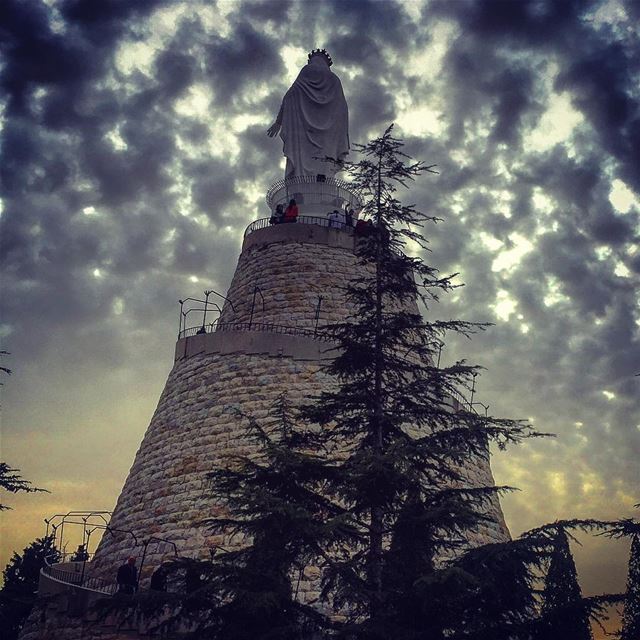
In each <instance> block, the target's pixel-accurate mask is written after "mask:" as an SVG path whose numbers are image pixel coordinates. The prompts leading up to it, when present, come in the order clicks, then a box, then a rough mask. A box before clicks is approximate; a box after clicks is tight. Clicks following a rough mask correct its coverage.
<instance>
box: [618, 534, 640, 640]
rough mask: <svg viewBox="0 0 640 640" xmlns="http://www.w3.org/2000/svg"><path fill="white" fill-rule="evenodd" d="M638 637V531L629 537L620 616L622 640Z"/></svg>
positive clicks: (639, 602) (639, 635)
mask: <svg viewBox="0 0 640 640" xmlns="http://www.w3.org/2000/svg"><path fill="white" fill-rule="evenodd" d="M636 638H640V532H637V533H635V534H634V535H633V537H632V539H631V551H630V553H629V572H628V575H627V593H626V597H625V603H624V614H623V618H622V640H634V639H636Z"/></svg>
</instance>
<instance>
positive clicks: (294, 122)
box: [267, 49, 349, 178]
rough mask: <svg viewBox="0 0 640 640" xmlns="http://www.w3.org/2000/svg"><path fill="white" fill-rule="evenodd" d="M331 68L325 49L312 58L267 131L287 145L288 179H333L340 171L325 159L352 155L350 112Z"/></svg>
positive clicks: (312, 55)
mask: <svg viewBox="0 0 640 640" xmlns="http://www.w3.org/2000/svg"><path fill="white" fill-rule="evenodd" d="M332 64H333V62H332V60H331V57H330V56H329V54H328V53H327V52H326V51H325V50H324V49H322V50H320V49H316V50H314V51H312V52H311V53H310V54H309V62H308V64H307V65H306V66H305V67H303V68H302V70H301V71H300V73H299V74H298V77H297V78H296V80H295V82H294V83H293V84H292V85H291V87H290V88H289V90H288V91H287V93H286V94H285V96H284V98H283V99H282V105H281V107H280V111H279V113H278V117H277V118H276V121H275V122H274V123H273V125H272V126H271V127H270V128H269V130H268V131H267V135H269V137H271V138H273V137H274V136H275V135H277V133H278V132H280V137H281V138H282V141H283V142H284V155H285V156H286V158H287V166H286V169H285V174H284V177H285V178H292V177H294V176H309V175H312V176H315V175H318V174H323V175H328V176H333V175H334V174H335V173H336V171H338V170H339V167H338V166H336V165H335V164H334V163H331V162H326V161H325V158H327V157H329V158H333V159H334V160H338V161H340V160H342V159H344V157H345V156H346V155H347V154H348V153H349V111H348V109H347V101H346V100H345V98H344V93H343V91H342V84H341V82H340V79H339V78H338V76H336V75H335V74H334V73H333V72H332V71H331V69H330V68H329V67H330V66H331V65H332Z"/></svg>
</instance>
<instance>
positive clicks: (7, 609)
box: [0, 536, 60, 640]
mask: <svg viewBox="0 0 640 640" xmlns="http://www.w3.org/2000/svg"><path fill="white" fill-rule="evenodd" d="M59 559H60V554H59V552H58V550H57V549H56V548H55V544H54V540H53V537H52V536H48V537H45V538H38V539H37V540H35V541H34V542H32V543H31V544H30V545H29V546H28V547H26V548H25V549H24V550H23V552H22V554H21V555H19V554H17V553H14V554H13V556H12V558H11V560H10V561H9V563H8V564H7V566H6V568H5V569H4V571H3V578H4V584H3V586H2V589H0V626H2V629H3V632H4V634H6V635H3V638H6V640H13V639H14V638H17V637H18V635H19V633H20V630H21V629H22V625H23V624H24V621H25V620H26V619H27V616H28V615H29V613H30V611H31V608H32V607H33V604H34V602H35V592H36V590H37V589H38V580H39V578H40V570H41V569H42V568H43V567H44V566H45V562H48V563H54V562H58V561H59Z"/></svg>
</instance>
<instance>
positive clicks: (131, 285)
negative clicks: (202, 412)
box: [0, 0, 640, 543]
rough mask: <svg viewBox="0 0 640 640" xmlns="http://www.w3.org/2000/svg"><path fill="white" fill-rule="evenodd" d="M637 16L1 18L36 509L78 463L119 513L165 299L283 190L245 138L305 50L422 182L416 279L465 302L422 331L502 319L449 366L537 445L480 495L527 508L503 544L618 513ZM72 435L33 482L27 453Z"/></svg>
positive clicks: (632, 392)
mask: <svg viewBox="0 0 640 640" xmlns="http://www.w3.org/2000/svg"><path fill="white" fill-rule="evenodd" d="M639 23H640V12H639V11H638V5H637V3H634V2H632V1H629V2H624V1H623V0H617V1H616V0H611V1H609V2H596V1H594V2H586V1H584V0H557V1H550V0H535V1H533V0H532V1H524V0H523V1H519V2H513V1H506V0H505V1H497V0H492V1H489V0H484V1H475V0H474V1H472V0H468V1H467V0H456V1H451V0H433V1H431V2H418V1H415V2H413V1H407V2H391V1H390V0H389V1H385V2H379V1H371V2H365V1H360V0H357V1H356V0H354V1H352V2H344V1H338V0H334V1H329V0H326V1H323V2H305V1H302V0H300V1H297V2H295V1H291V2H284V1H283V2H281V1H279V0H270V1H268V2H235V1H224V2H222V1H220V2H217V3H214V2H210V1H206V2H204V1H203V2H201V3H197V2H195V1H189V2H160V1H155V0H137V1H136V2H127V1H117V0H110V1H107V0H102V1H100V2H94V1H92V0H73V1H72V0H66V1H65V0H60V1H56V0H48V1H35V0H33V1H27V0H4V2H2V3H1V6H0V24H1V25H2V26H1V27H0V51H1V52H2V66H1V68H0V69H1V70H0V74H1V77H0V82H1V85H0V86H1V92H2V98H1V100H2V103H1V105H2V120H1V126H2V129H1V133H0V136H1V145H2V164H1V167H0V171H1V173H2V183H1V188H2V215H1V218H0V243H1V250H0V256H1V258H0V259H1V260H2V267H3V290H4V295H3V297H2V305H3V316H2V317H3V320H2V322H3V324H2V327H1V332H2V336H3V343H2V348H3V349H6V350H8V351H10V352H11V354H12V355H11V358H10V360H11V362H8V363H7V364H9V365H10V366H11V368H13V369H14V371H15V373H14V375H13V376H12V377H11V378H10V379H7V380H6V381H5V388H4V391H5V394H4V399H3V410H4V412H5V421H4V422H5V425H4V426H5V438H6V441H5V442H6V444H5V452H4V453H3V455H4V456H5V457H6V458H7V459H8V461H9V462H10V463H11V464H13V465H15V466H19V467H21V468H22V469H23V471H27V472H28V473H30V474H31V476H32V477H33V476H34V475H35V479H36V480H37V481H38V482H39V483H40V484H44V485H47V486H49V488H53V489H55V488H56V487H64V486H66V485H65V482H67V483H73V478H77V477H79V476H80V475H81V474H82V471H83V470H88V469H89V468H90V467H91V466H92V465H94V463H95V461H96V460H97V461H98V463H97V468H94V469H93V470H92V471H91V473H87V474H85V481H86V482H87V486H88V487H89V488H90V487H91V486H92V484H91V483H92V478H95V479H96V480H95V481H96V482H98V481H99V483H102V484H104V485H105V486H107V490H106V491H105V493H104V495H105V496H107V497H106V498H105V500H107V501H108V500H111V502H113V501H114V500H115V496H116V493H117V491H118V490H119V488H120V486H121V483H122V481H123V480H124V476H125V474H126V470H127V469H128V466H129V465H130V463H131V461H132V460H133V455H134V451H135V448H136V447H137V445H138V443H139V440H140V438H141V435H142V433H143V431H144V428H145V427H146V420H147V419H148V417H149V413H148V412H150V411H151V410H152V407H153V403H155V401H156V400H157V396H158V394H159V392H160V389H161V388H162V384H163V382H164V378H165V376H166V374H167V372H168V370H169V368H170V366H171V355H172V343H173V341H174V339H175V332H176V331H177V305H176V301H177V300H178V298H180V297H186V296H189V295H195V296H197V295H198V294H200V293H201V291H202V290H203V289H205V288H207V287H212V288H214V289H216V290H218V291H221V292H225V291H226V288H227V286H228V284H229V282H230V279H231V276H232V273H233V269H234V266H235V262H236V258H237V255H238V253H239V250H240V243H241V237H242V232H243V230H244V228H245V226H246V225H247V224H248V223H249V222H251V221H252V220H254V219H256V218H260V217H265V216H266V215H268V211H267V210H266V208H265V205H264V193H265V191H266V189H267V188H268V186H269V185H270V184H271V183H272V182H274V181H275V180H276V179H278V178H279V177H281V174H282V163H281V143H280V141H279V140H272V139H269V138H268V137H267V136H266V133H265V132H266V129H267V127H268V126H269V125H270V124H271V123H272V121H273V119H274V118H275V115H276V113H277V111H278V107H279V104H280V100H281V98H282V95H283V94H284V92H285V91H286V89H287V88H288V86H289V85H290V84H291V81H292V80H293V79H294V77H295V75H296V74H297V72H298V70H299V68H300V67H301V66H302V64H304V63H305V62H306V52H307V51H308V50H309V49H310V48H313V47H318V46H320V47H326V48H327V49H328V50H329V52H330V53H331V55H332V57H333V59H334V61H335V65H334V67H333V68H334V70H335V71H336V73H337V74H338V75H339V76H340V78H341V80H342V83H343V86H344V91H345V95H346V97H347V101H348V103H349V110H350V134H351V140H352V141H355V142H358V141H362V142H363V141H365V140H367V139H369V138H370V137H373V136H375V135H378V134H380V133H381V132H382V131H383V130H384V129H385V128H386V126H387V125H388V124H389V123H391V122H395V123H396V127H397V129H396V131H397V134H398V135H399V136H401V137H403V138H404V139H405V140H406V144H407V150H408V152H409V153H410V154H411V155H412V156H414V157H417V158H420V159H423V160H425V161H426V162H427V163H429V164H431V163H437V165H438V170H439V172H440V173H439V175H438V176H424V177H422V178H420V179H419V180H418V181H417V182H416V183H415V185H414V186H413V188H412V191H411V193H410V194H409V195H407V198H408V201H411V202H415V203H417V205H418V206H419V208H421V209H422V210H424V211H425V212H427V213H429V214H430V215H436V216H438V217H440V218H442V220H443V221H442V222H441V223H439V224H438V225H436V226H435V227H431V228H428V229H427V230H426V233H427V235H428V237H429V238H430V242H431V249H432V252H431V253H430V254H429V255H428V256H427V259H428V260H429V261H430V262H431V263H432V264H435V265H436V266H438V267H439V268H440V269H441V270H442V271H444V272H459V273H460V277H459V279H460V282H464V283H466V286H465V287H463V288H460V289H457V290H456V291H455V293H454V294H453V295H451V296H449V299H447V300H443V301H442V303H441V304H440V305H438V306H437V307H436V308H434V309H430V310H429V311H428V312H429V313H431V314H434V315H437V316H442V317H447V318H448V317H461V318H464V319H472V320H478V321H488V322H493V323H495V326H493V327H491V328H490V329H488V330H487V331H486V332H484V333H482V334H481V335H479V336H477V337H476V338H475V339H474V340H472V341H466V340H463V341H456V342H453V343H451V344H449V345H448V346H447V348H446V349H445V351H444V353H443V357H444V358H445V360H446V359H447V358H448V361H449V362H450V361H452V360H453V359H455V358H459V357H465V358H467V359H468V360H469V361H471V362H478V363H479V364H481V365H483V366H484V367H486V368H487V371H486V372H485V374H484V375H483V376H482V377H481V378H480V379H479V380H478V390H477V392H476V398H477V399H479V400H481V401H482V402H483V403H485V404H489V405H490V411H492V412H495V413H496V414H498V415H505V416H510V417H525V418H530V419H531V420H532V421H533V423H534V425H535V426H536V427H537V428H538V429H540V430H542V431H550V432H554V433H556V434H557V438H555V439H553V440H547V441H537V442H533V443H530V444H528V445H527V446H524V447H521V448H520V449H517V450H514V451H511V452H510V453H508V454H506V455H505V454H502V455H500V456H498V457H496V460H495V462H494V470H495V472H496V475H497V476H498V481H499V482H502V483H505V484H511V485H517V486H520V487H521V488H523V489H524V490H525V492H524V493H523V494H521V495H519V496H515V497H512V498H510V499H509V501H508V503H507V504H508V505H509V506H508V508H507V516H508V517H509V518H510V525H511V527H512V529H513V530H514V532H516V533H517V532H518V531H520V530H522V529H523V528H526V527H529V526H535V525H537V524H540V523H541V522H543V521H546V520H551V519H554V518H556V517H563V516H601V517H617V516H623V515H629V514H630V512H631V505H632V504H634V503H635V502H639V501H640V494H639V492H638V484H639V481H640V472H639V470H638V462H637V461H638V456H639V455H640V406H639V400H638V398H639V397H640V378H638V377H635V375H634V374H637V373H640V308H639V302H638V301H639V297H638V285H639V283H640V249H639V244H640V243H639V235H640V209H639V200H638V193H639V192H640V89H639V85H638V81H637V78H638V74H639V71H640V69H639V67H640V62H639V61H640V33H639V30H638V27H637V25H638V24H639ZM142 379H144V384H142V383H141V380H142ZM145 385H146V386H145ZM97 389H102V392H101V393H99V392H98V391H97ZM141 398H143V400H144V403H145V411H146V413H145V412H138V413H135V411H134V408H135V407H136V406H137V403H140V402H141ZM128 410H129V411H128ZM132 412H133V413H135V415H136V416H137V417H136V419H135V421H134V422H133V423H132V420H131V418H130V415H132ZM56 415H57V416H58V417H56ZM61 415H62V416H64V420H62V419H61V418H60V416H61ZM80 431H81V432H82V434H83V436H82V438H83V439H82V442H81V444H80V445H77V446H78V447H80V449H74V447H71V446H70V445H69V446H67V447H63V446H61V447H60V448H59V449H56V450H55V452H54V453H52V454H51V455H52V457H53V459H52V460H51V461H50V466H48V467H45V469H46V474H44V475H42V474H41V475H38V473H39V472H38V465H37V464H35V462H33V461H32V460H31V459H30V458H29V448H28V447H26V446H25V445H21V444H20V443H21V442H23V441H24V439H25V438H31V440H29V442H32V443H33V442H37V440H38V437H40V436H42V437H44V435H45V434H46V437H47V438H51V439H55V440H57V441H58V442H64V441H65V439H66V438H69V437H70V434H74V433H77V432H80ZM114 442H115V443H117V444H118V446H121V448H120V450H119V451H117V452H116V453H114V450H113V447H114V446H116V445H115V444H113V443H114ZM30 446H32V445H30ZM33 446H36V448H37V445H33ZM70 450H71V451H72V452H73V451H76V452H77V451H81V452H82V453H83V455H79V456H77V457H76V458H74V461H75V463H74V465H69V466H67V460H68V459H69V456H70V455H72V453H70ZM87 452H90V453H91V455H86V454H87ZM101 457H102V459H108V460H109V463H108V464H105V465H104V467H105V468H103V467H101V463H100V459H101ZM83 465H84V466H83ZM94 466H95V465H94ZM96 469H97V470H96ZM74 474H75V475H74ZM87 477H88V478H89V479H88V480H87ZM105 483H106V484H105ZM65 495H66V494H65V493H64V490H63V489H61V490H60V492H59V493H58V498H59V499H60V500H61V501H64V500H63V499H64V496H65ZM100 495H102V494H100ZM80 506H83V505H79V504H78V505H76V504H65V508H67V509H69V508H74V507H80ZM91 506H92V507H102V508H110V505H109V504H99V505H97V504H92V505H91ZM39 533H40V531H39V530H36V531H34V532H33V535H36V534H39ZM22 542H23V540H20V543H22ZM24 542H26V540H25V541H24Z"/></svg>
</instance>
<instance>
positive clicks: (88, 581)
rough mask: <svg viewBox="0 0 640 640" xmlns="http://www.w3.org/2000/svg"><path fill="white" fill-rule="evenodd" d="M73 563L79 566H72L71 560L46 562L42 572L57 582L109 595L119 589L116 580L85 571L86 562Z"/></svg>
mask: <svg viewBox="0 0 640 640" xmlns="http://www.w3.org/2000/svg"><path fill="white" fill-rule="evenodd" d="M73 564H76V565H78V566H77V567H75V568H72V566H71V565H72V563H69V562H64V563H58V564H48V563H45V565H44V567H42V569H41V573H42V574H43V575H45V576H47V577H49V578H52V579H53V580H56V581H57V582H62V583H63V584H67V585H69V586H72V587H77V588H80V589H87V590H88V591H95V592H98V593H104V594H107V595H112V594H114V593H115V592H116V591H117V589H118V585H117V584H115V583H114V582H109V581H107V580H103V579H101V578H95V577H92V576H89V575H87V573H88V571H85V566H84V563H82V562H78V563H73ZM62 567H65V568H62Z"/></svg>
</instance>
